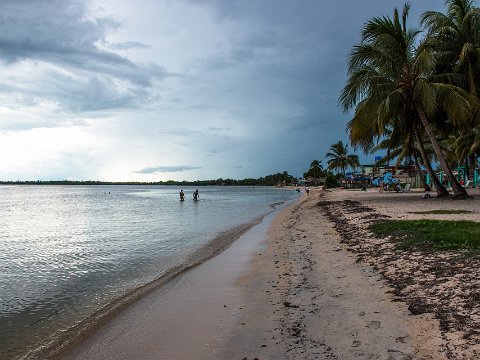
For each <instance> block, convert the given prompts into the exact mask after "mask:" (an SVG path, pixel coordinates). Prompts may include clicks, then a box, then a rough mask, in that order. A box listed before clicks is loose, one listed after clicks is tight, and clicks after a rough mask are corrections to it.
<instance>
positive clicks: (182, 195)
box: [180, 190, 185, 201]
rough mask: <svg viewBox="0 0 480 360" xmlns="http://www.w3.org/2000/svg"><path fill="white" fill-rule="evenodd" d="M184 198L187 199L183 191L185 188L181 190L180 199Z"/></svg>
mask: <svg viewBox="0 0 480 360" xmlns="http://www.w3.org/2000/svg"><path fill="white" fill-rule="evenodd" d="M183 200H185V193H184V192H183V190H180V201H183Z"/></svg>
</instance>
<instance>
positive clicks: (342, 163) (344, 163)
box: [326, 140, 360, 177]
mask: <svg viewBox="0 0 480 360" xmlns="http://www.w3.org/2000/svg"><path fill="white" fill-rule="evenodd" d="M326 157H327V158H328V159H329V160H328V161H327V164H328V169H329V170H341V172H342V174H343V176H344V177H345V169H346V168H348V167H351V168H353V169H355V168H356V167H357V166H360V161H359V159H358V155H349V154H348V145H344V144H343V141H342V140H339V141H338V142H337V143H335V144H333V145H332V146H330V149H329V151H328V152H327V154H326Z"/></svg>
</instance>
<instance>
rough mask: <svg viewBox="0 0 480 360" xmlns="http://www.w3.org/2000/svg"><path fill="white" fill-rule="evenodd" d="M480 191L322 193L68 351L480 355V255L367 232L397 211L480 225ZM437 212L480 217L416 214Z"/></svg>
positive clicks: (97, 354)
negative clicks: (409, 248) (407, 247)
mask: <svg viewBox="0 0 480 360" xmlns="http://www.w3.org/2000/svg"><path fill="white" fill-rule="evenodd" d="M472 193H473V194H474V195H475V199H474V200H461V201H460V200H457V201H455V200H439V199H434V198H432V199H428V200H424V199H423V198H422V196H423V192H422V193H416V192H412V193H380V192H378V191H374V190H369V191H367V192H360V191H347V190H334V191H319V190H313V191H311V192H310V195H309V196H307V195H304V196H303V197H302V198H301V199H300V200H299V201H298V202H297V203H296V204H295V205H293V206H290V207H288V208H286V209H284V210H282V211H281V213H280V214H278V216H276V217H275V219H273V218H272V216H267V218H266V219H265V221H264V222H262V223H261V224H259V225H257V226H256V227H254V228H253V229H251V230H250V231H249V232H247V233H246V234H244V235H242V237H241V238H240V239H239V240H237V241H236V242H234V243H233V245H232V246H231V247H230V248H228V249H227V250H226V251H224V252H223V253H221V254H220V255H218V256H217V257H215V258H213V259H210V260H209V261H207V262H205V263H203V264H201V265H199V266H197V267H195V268H193V269H192V270H190V271H188V272H186V273H184V274H182V275H181V276H179V277H178V278H176V279H175V280H174V281H171V282H170V283H169V284H167V285H166V286H163V287H161V288H159V289H157V290H155V291H152V292H151V293H149V294H147V295H146V296H145V297H143V298H142V299H141V300H139V301H138V302H136V303H135V304H133V305H131V306H129V307H128V308H126V309H125V310H123V311H122V312H121V313H120V314H119V315H117V316H116V317H115V318H114V319H113V320H112V321H110V322H108V323H107V324H105V325H104V326H102V327H101V328H100V329H98V330H97V331H96V332H94V333H93V334H91V336H89V337H88V338H86V339H85V340H84V341H83V342H82V343H81V344H80V345H78V346H76V347H75V348H74V349H73V351H72V352H70V353H69V354H64V355H62V356H60V357H59V358H61V359H68V360H73V359H77V360H78V359H92V360H94V359H239V360H240V359H248V360H250V359H255V358H257V359H341V360H343V359H345V360H348V359H390V360H393V359H475V358H480V355H479V354H480V347H479V345H478V344H479V343H480V335H479V331H478V329H479V328H480V317H479V314H480V312H479V311H480V304H479V302H478V299H480V293H479V285H480V284H479V281H478V279H479V278H480V277H479V275H480V274H479V272H480V266H478V265H479V264H478V260H477V259H476V258H465V257H464V256H460V255H459V254H456V253H453V252H452V253H428V254H424V253H417V252H404V253H398V252H396V251H395V250H394V249H393V245H392V244H391V243H390V242H389V241H388V239H378V238H376V237H375V236H373V234H371V233H369V231H368V229H367V226H368V223H369V222H371V221H374V220H376V219H381V218H385V217H394V218H423V217H424V218H427V217H428V218H442V219H447V218H448V219H450V218H455V219H456V218H461V219H469V220H475V221H480V215H479V214H480V207H479V204H478V203H479V202H480V201H479V200H480V199H479V195H478V192H476V191H473V192H472ZM432 195H433V194H432ZM429 209H430V210H431V209H467V210H471V211H473V213H472V214H466V215H428V216H427V215H418V214H411V213H410V212H411V211H421V210H429Z"/></svg>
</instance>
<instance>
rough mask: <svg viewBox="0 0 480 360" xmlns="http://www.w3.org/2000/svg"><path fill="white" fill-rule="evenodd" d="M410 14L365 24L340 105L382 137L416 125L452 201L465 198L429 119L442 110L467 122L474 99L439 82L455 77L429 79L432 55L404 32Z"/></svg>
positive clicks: (413, 32)
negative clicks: (383, 132) (384, 131)
mask: <svg viewBox="0 0 480 360" xmlns="http://www.w3.org/2000/svg"><path fill="white" fill-rule="evenodd" d="M409 8H410V5H409V4H406V5H405V6H404V9H403V14H402V17H401V18H400V16H399V14H398V10H397V9H395V10H394V18H393V20H392V19H391V18H390V17H382V18H374V19H372V20H371V21H369V22H367V23H366V25H365V26H364V28H363V31H362V40H361V43H360V44H359V45H357V46H355V48H354V49H353V51H352V53H351V56H350V61H349V73H348V75H349V77H348V80H347V84H346V85H345V87H344V89H343V91H342V94H341V96H340V103H341V104H342V106H343V108H344V110H345V111H347V110H348V109H350V108H353V107H356V108H355V116H354V119H353V120H352V121H354V120H355V119H361V121H366V119H369V120H370V121H372V120H373V121H374V122H376V127H377V128H378V129H380V131H381V130H382V129H385V128H386V127H387V126H388V125H389V124H393V126H394V127H395V126H399V124H403V125H400V126H406V124H404V123H403V121H407V120H408V121H415V120H417V119H419V120H420V123H421V125H422V127H423V129H424V130H425V132H426V133H427V135H428V137H429V139H430V142H431V143H432V147H433V149H434V151H435V154H436V157H437V159H438V161H439V163H440V166H441V167H442V170H443V171H444V172H445V174H446V175H447V177H448V179H449V181H450V183H451V184H452V187H453V190H454V193H455V195H466V191H465V189H464V188H463V187H462V186H461V185H460V184H459V183H458V181H457V180H456V179H455V177H454V176H453V173H452V171H451V169H450V167H449V166H448V164H447V162H446V160H445V157H444V155H443V153H442V150H441V148H440V145H439V143H438V140H437V138H436V137H435V133H434V130H433V128H432V125H431V123H430V121H429V118H431V117H433V116H434V115H436V114H437V113H438V111H439V110H442V111H444V112H445V114H447V116H448V118H449V119H450V120H452V121H457V122H458V121H461V120H465V119H468V118H469V117H470V116H471V114H472V112H473V111H472V96H470V95H469V94H468V93H467V92H466V91H464V90H463V89H461V88H460V87H458V86H456V85H454V84H452V83H446V82H440V81H441V80H442V81H445V80H449V81H450V82H454V81H457V82H458V80H459V76H455V75H454V74H449V75H448V76H444V77H441V76H438V75H437V76H436V77H433V76H432V75H433V74H434V70H435V59H434V57H433V56H432V53H431V52H430V51H428V48H427V47H426V46H423V45H420V46H418V47H416V44H417V36H418V34H419V31H417V30H413V29H409V28H407V25H406V22H407V17H408V11H409ZM460 78H461V76H460ZM409 114H414V115H415V116H414V117H413V118H412V117H410V116H408V115H409ZM359 121H360V120H359ZM399 121H400V123H399ZM414 125H415V126H416V124H414ZM411 130H412V131H413V130H415V131H420V130H416V129H415V127H411ZM417 135H418V134H417ZM416 140H417V143H418V140H419V137H418V136H417V139H416ZM447 194H448V193H447ZM440 195H443V194H440Z"/></svg>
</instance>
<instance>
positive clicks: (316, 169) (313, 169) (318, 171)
mask: <svg viewBox="0 0 480 360" xmlns="http://www.w3.org/2000/svg"><path fill="white" fill-rule="evenodd" d="M322 176H323V165H322V161H321V160H313V161H312V163H311V164H310V169H308V171H307V172H306V173H305V174H304V175H303V177H304V178H307V177H314V178H320V177H322Z"/></svg>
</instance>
